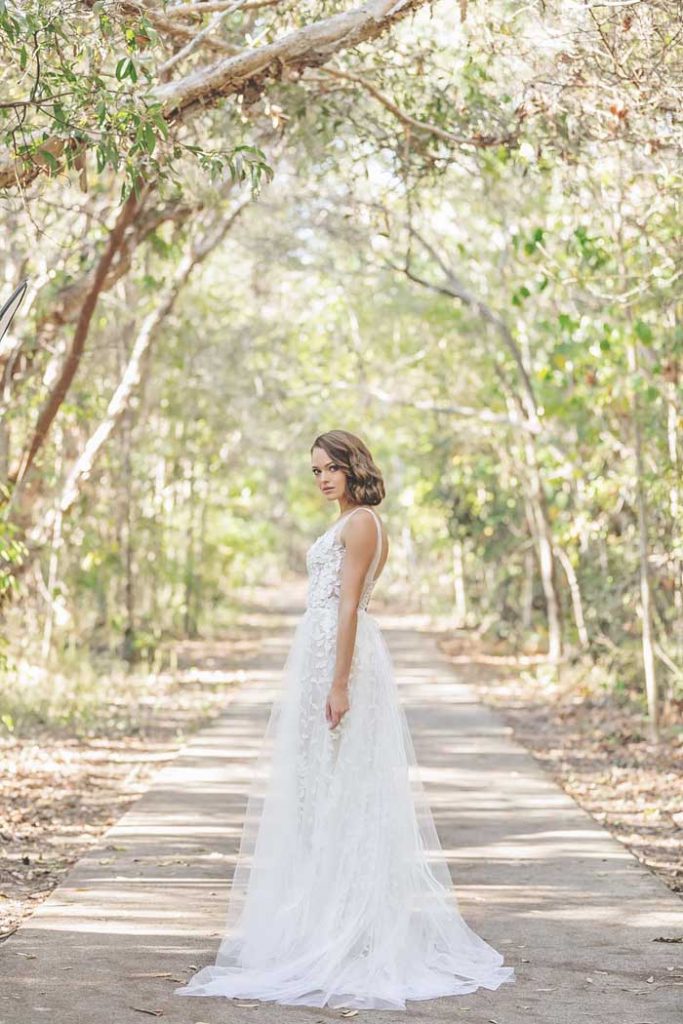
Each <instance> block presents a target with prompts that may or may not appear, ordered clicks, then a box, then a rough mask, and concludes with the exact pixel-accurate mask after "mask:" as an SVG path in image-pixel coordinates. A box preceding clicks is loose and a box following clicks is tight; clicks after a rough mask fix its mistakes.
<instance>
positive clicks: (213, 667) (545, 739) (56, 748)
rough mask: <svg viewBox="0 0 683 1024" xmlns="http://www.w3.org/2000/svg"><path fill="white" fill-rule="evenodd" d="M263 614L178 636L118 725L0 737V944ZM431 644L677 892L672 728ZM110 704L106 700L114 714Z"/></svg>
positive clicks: (163, 748)
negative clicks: (660, 728)
mask: <svg viewBox="0 0 683 1024" xmlns="http://www.w3.org/2000/svg"><path fill="white" fill-rule="evenodd" d="M275 614H276V611H275ZM272 617H273V613H272V612H271V613H270V614H268V613H267V614H265V615H263V616H258V615H257V616H256V617H254V616H253V615H252V616H251V618H250V619H249V618H248V617H245V618H244V619H243V621H242V622H241V623H239V622H238V623H236V624H235V626H234V627H232V628H231V630H230V635H229V636H228V638H227V639H221V640H220V641H213V642H212V641H197V642H193V643H184V644H178V645H177V646H176V647H175V656H176V658H177V667H175V668H174V670H173V671H170V670H169V671H166V672H163V673H160V674H158V675H157V676H155V680H154V686H153V687H152V688H151V689H148V690H147V692H146V693H145V694H144V697H143V698H141V699H140V700H139V701H138V704H137V706H136V707H135V708H133V709H131V708H129V709H128V713H127V716H126V717H125V718H124V720H123V721H124V724H123V725H122V720H121V716H120V715H115V714H113V713H111V714H109V713H106V708H105V709H104V711H105V713H103V715H102V717H101V721H100V722H99V724H98V727H97V728H96V729H95V730H94V731H93V734H91V735H89V736H85V737H80V738H78V737H75V736H73V735H69V734H68V732H65V731H64V730H59V729H55V728H52V729H50V730H46V729H41V730H35V731H33V732H31V733H30V734H28V735H13V736H9V737H8V736H5V737H4V738H2V739H1V740H0V863H1V867H0V940H1V939H4V938H6V937H7V936H9V935H10V934H12V932H14V931H15V930H16V928H17V927H18V926H19V925H20V924H21V922H22V921H23V920H25V919H26V918H28V917H29V916H30V915H31V914H32V912H33V910H34V908H35V906H36V905H37V904H38V903H40V902H41V901H42V900H43V899H45V898H46V897H47V896H48V895H49V893H50V892H51V891H52V890H53V889H54V888H55V886H56V885H58V883H59V882H60V881H61V879H62V878H63V877H64V876H65V874H66V873H67V871H68V870H69V869H70V867H71V866H72V865H73V864H74V863H75V862H76V861H77V860H78V859H79V858H80V857H81V856H82V855H83V854H84V852H86V851H87V849H88V848H90V847H91V846H92V845H93V844H94V843H95V842H96V841H97V838H98V836H100V835H101V834H102V833H103V832H105V831H106V830H107V829H108V828H109V827H110V826H111V825H112V824H113V823H114V822H115V821H117V820H118V819H119V818H120V817H121V815H122V814H123V813H124V812H125V811H126V810H127V809H128V807H129V806H130V805H131V804H132V803H133V802H134V801H135V800H136V799H137V798H138V797H139V796H140V794H141V793H143V792H144V791H145V790H146V789H147V787H148V786H149V784H150V781H151V780H152V779H153V777H154V775H155V774H156V772H157V771H158V769H159V768H160V766H161V765H163V764H164V763H165V762H169V761H172V760H173V759H174V757H175V756H176V753H177V751H178V749H179V748H180V746H181V745H182V744H183V743H184V742H185V740H186V739H187V737H188V736H189V735H190V734H191V733H193V732H194V731H195V730H196V729H197V728H198V727H199V726H201V725H205V724H206V723H208V722H209V721H211V720H212V719H214V718H215V717H217V716H218V715H220V714H221V713H222V712H223V711H224V710H225V704H226V695H227V694H229V693H230V691H231V690H233V689H235V687H236V685H237V684H239V682H240V681H241V673H240V671H239V670H236V669H235V665H236V664H239V659H240V656H245V655H253V654H254V653H255V652H256V651H257V650H258V648H259V645H260V644H263V643H264V642H267V637H268V635H269V633H270V632H271V630H272V627H273V621H272ZM440 647H441V649H442V651H443V653H444V654H446V655H447V656H448V658H449V660H450V661H451V662H452V663H454V664H456V665H457V670H458V673H459V674H460V675H461V676H462V678H463V681H464V682H466V683H467V684H469V685H470V686H472V687H474V688H475V690H476V691H477V693H478V695H479V696H480V697H481V699H482V700H483V701H484V702H485V703H488V704H490V705H492V706H494V707H495V708H496V709H497V710H498V711H499V712H501V713H502V714H503V715H504V717H505V719H506V721H507V723H508V724H509V725H511V726H512V728H513V730H514V734H515V737H516V739H517V740H519V741H520V742H521V743H522V744H523V745H524V746H526V747H527V748H528V749H529V750H530V751H531V753H532V754H533V755H534V756H535V757H536V759H537V760H539V761H540V762H541V764H542V765H543V767H544V768H545V769H547V770H548V771H549V772H550V773H551V775H552V776H553V777H554V778H555V780H556V781H557V782H558V783H559V784H560V785H561V786H562V787H563V788H564V789H565V791H566V792H568V793H569V794H570V795H571V796H572V797H573V798H574V799H575V800H576V801H577V803H578V804H579V805H580V806H582V807H583V808H584V809H585V810H587V811H588V812H589V813H590V814H591V815H592V816H593V817H594V818H595V819H596V820H597V821H598V822H600V823H601V824H604V825H605V826H606V827H607V828H608V829H609V830H610V831H611V832H612V834H613V835H614V836H615V837H616V838H617V839H619V840H620V841H621V842H622V843H624V844H625V845H626V846H627V847H628V848H629V849H630V850H631V852H632V853H633V854H634V855H635V856H636V857H637V858H638V860H640V861H641V862H642V863H644V864H646V865H647V866H648V867H649V868H650V869H651V870H652V871H654V872H655V873H656V874H658V875H659V876H660V877H661V878H662V879H663V880H664V881H665V882H666V883H667V885H669V887H670V888H672V889H673V890H674V891H677V892H681V891H683V815H682V813H681V812H683V806H682V803H681V794H680V779H681V776H682V775H683V733H682V731H681V729H680V728H679V729H675V728H674V729H670V730H668V732H667V735H666V738H665V741H664V742H663V743H661V744H660V745H659V746H657V747H654V746H653V745H652V744H650V743H648V742H647V740H646V739H645V737H644V730H643V722H642V714H641V712H640V711H639V710H638V709H637V708H636V707H634V706H632V705H629V704H624V703H623V702H622V703H617V702H615V701H614V700H612V699H610V698H609V697H606V696H604V695H602V696H601V697H599V698H598V697H596V696H595V695H593V696H591V695H587V694H582V695H580V696H579V697H577V695H576V693H575V692H573V691H571V690H567V691H564V690H562V689H561V688H559V687H543V688H540V689H539V684H538V681H537V680H532V679H531V677H530V676H529V674H527V673H525V672H523V671H520V666H519V664H518V663H517V662H516V661H515V659H511V658H503V657H499V656H496V655H495V654H493V653H491V652H490V651H486V650H485V649H483V648H482V646H481V644H477V642H476V641H473V640H472V639H470V638H468V637H466V636H465V637H462V636H457V637H455V638H453V637H452V636H450V637H449V636H447V635H445V634H444V638H443V639H442V641H441V643H440ZM116 704H117V700H116V699H115V698H114V699H113V700H112V709H113V708H115V706H116ZM112 709H110V711H111V710H112ZM126 722H128V723H130V727H128V728H126V725H125V723H126Z"/></svg>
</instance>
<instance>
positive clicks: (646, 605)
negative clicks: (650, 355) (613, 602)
mask: <svg viewBox="0 0 683 1024" xmlns="http://www.w3.org/2000/svg"><path fill="white" fill-rule="evenodd" d="M628 368H629V371H630V374H631V377H632V378H635V376H636V374H637V373H638V368H639V367H638V342H637V340H635V339H634V340H633V341H632V342H631V344H630V345H629V346H628ZM631 424H632V428H633V446H634V450H635V456H636V458H635V467H636V498H637V504H638V561H639V567H640V572H639V576H640V607H641V618H642V626H641V630H642V632H641V646H642V652H643V672H644V674H645V694H646V697H647V710H648V716H649V724H650V733H651V737H652V739H653V740H655V741H656V740H658V738H659V693H658V687H657V669H656V665H655V652H654V627H653V620H652V584H651V581H650V566H649V547H650V545H649V537H648V534H649V524H648V515H649V514H648V507H647V497H646V494H645V483H644V466H643V436H642V431H641V427H640V402H639V399H638V393H637V391H636V388H635V383H633V385H632V387H631Z"/></svg>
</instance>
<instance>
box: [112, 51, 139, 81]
mask: <svg viewBox="0 0 683 1024" xmlns="http://www.w3.org/2000/svg"><path fill="white" fill-rule="evenodd" d="M126 78H130V80H131V82H137V80H138V73H137V71H136V69H135V62H134V61H133V58H132V57H122V58H121V60H120V61H119V62H118V64H117V65H116V80H117V81H118V82H123V81H125V79H126Z"/></svg>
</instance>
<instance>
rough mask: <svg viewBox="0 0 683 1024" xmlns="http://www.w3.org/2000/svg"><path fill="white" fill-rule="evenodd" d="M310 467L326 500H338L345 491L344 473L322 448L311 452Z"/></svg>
mask: <svg viewBox="0 0 683 1024" xmlns="http://www.w3.org/2000/svg"><path fill="white" fill-rule="evenodd" d="M311 469H312V471H313V476H314V478H315V482H316V484H317V486H318V489H319V490H320V491H321V492H322V494H323V495H324V496H325V498H326V499H327V500H328V501H339V500H340V499H341V498H342V497H343V496H344V492H345V491H346V474H345V473H344V470H343V469H342V468H341V466H339V465H338V464H337V463H336V462H335V461H334V459H332V457H331V456H329V455H328V454H327V452H326V451H325V449H324V448H314V449H313V451H312V452H311Z"/></svg>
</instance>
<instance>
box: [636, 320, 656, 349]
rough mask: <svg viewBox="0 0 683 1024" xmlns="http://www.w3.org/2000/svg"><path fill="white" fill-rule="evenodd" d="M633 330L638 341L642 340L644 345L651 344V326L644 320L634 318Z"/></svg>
mask: <svg viewBox="0 0 683 1024" xmlns="http://www.w3.org/2000/svg"><path fill="white" fill-rule="evenodd" d="M634 331H635V335H636V338H637V339H638V341H642V343H643V344H644V345H651V344H652V328H651V327H650V325H649V324H646V323H645V321H644V320H636V322H635V326H634Z"/></svg>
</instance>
